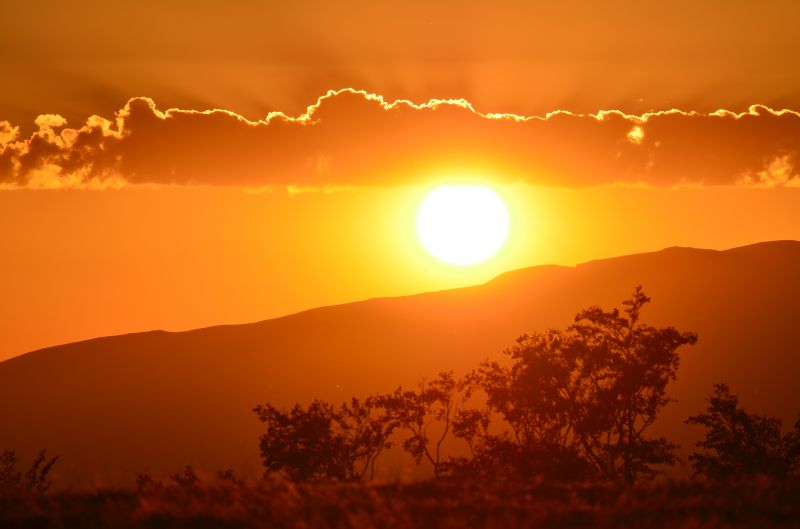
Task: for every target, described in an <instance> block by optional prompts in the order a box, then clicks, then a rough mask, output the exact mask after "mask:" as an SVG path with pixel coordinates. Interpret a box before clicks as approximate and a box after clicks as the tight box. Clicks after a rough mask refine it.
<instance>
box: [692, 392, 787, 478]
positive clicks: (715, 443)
mask: <svg viewBox="0 0 800 529" xmlns="http://www.w3.org/2000/svg"><path fill="white" fill-rule="evenodd" d="M686 423H687V424H697V425H701V426H705V427H706V429H707V431H706V434H705V438H704V439H703V440H702V441H700V442H698V443H697V446H698V447H699V448H703V449H704V451H703V452H695V453H693V454H692V455H691V456H689V461H690V462H691V463H692V466H693V467H694V469H695V471H696V472H697V473H698V474H700V475H703V476H706V477H708V478H711V479H714V480H727V479H731V478H742V477H752V476H755V475H757V474H762V475H766V476H771V477H777V478H783V477H786V476H787V475H789V474H791V473H794V472H797V466H798V463H799V462H800V420H798V422H797V423H795V426H794V430H793V431H791V432H789V433H787V434H785V435H784V434H783V433H782V422H781V420H780V419H779V418H777V417H773V416H769V415H759V414H755V413H748V412H747V411H746V410H745V409H744V408H743V407H742V406H740V405H739V398H738V397H737V396H736V395H734V394H732V393H731V392H730V388H729V387H728V385H727V384H715V385H714V392H713V393H712V394H711V396H710V397H709V398H708V409H707V411H706V412H705V413H701V414H699V415H694V416H692V417H689V418H688V419H686Z"/></svg>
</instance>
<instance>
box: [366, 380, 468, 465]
mask: <svg viewBox="0 0 800 529" xmlns="http://www.w3.org/2000/svg"><path fill="white" fill-rule="evenodd" d="M461 387H462V383H461V381H459V380H457V379H456V378H455V376H454V375H453V372H452V371H447V372H442V373H439V374H438V375H437V376H436V378H435V379H433V380H432V381H430V382H428V381H426V380H424V379H423V380H421V381H420V382H419V384H418V386H417V389H416V390H403V389H402V388H397V390H395V392H394V393H391V394H389V395H384V396H382V397H380V398H379V402H380V405H381V406H382V407H383V408H384V409H385V410H386V413H387V415H388V416H390V417H391V418H392V421H393V423H394V425H396V426H397V427H399V428H402V429H403V430H405V431H406V432H408V433H409V434H410V435H409V436H408V437H407V438H406V439H405V440H404V441H403V448H404V449H405V450H406V451H407V452H408V453H410V454H411V455H412V456H413V457H414V459H415V460H416V462H417V463H420V462H421V461H422V460H423V459H425V460H427V461H428V462H429V463H430V464H431V466H432V467H433V473H434V475H435V476H438V475H439V473H440V471H441V468H442V463H443V462H444V459H445V458H444V455H443V453H442V444H443V443H444V440H445V439H446V438H447V435H448V434H449V433H450V430H451V428H452V426H453V417H454V415H455V412H456V409H457V406H458V405H459V404H460V402H461V399H460V396H459V390H460V389H461ZM433 423H438V425H439V431H438V432H435V433H431V428H430V427H431V425H432V424H433Z"/></svg>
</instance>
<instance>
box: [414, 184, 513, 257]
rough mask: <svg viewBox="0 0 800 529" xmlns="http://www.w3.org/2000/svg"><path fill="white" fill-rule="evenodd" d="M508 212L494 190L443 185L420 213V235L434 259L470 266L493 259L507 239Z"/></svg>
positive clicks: (432, 192)
mask: <svg viewBox="0 0 800 529" xmlns="http://www.w3.org/2000/svg"><path fill="white" fill-rule="evenodd" d="M508 224H509V222H508V210H507V209H506V205H505V204H504V203H503V200H502V199H501V198H500V197H499V196H498V195H497V193H495V192H494V191H492V190H491V189H489V188H488V187H484V186H477V185H443V186H439V187H437V188H436V189H434V190H433V191H431V192H430V193H428V195H427V196H426V197H425V199H424V200H423V201H422V204H421V205H420V208H419V211H418V213H417V233H418V235H419V239H420V241H421V242H422V245H423V246H424V247H425V249H426V250H428V252H430V253H431V255H433V256H434V257H436V258H438V259H441V260H442V261H445V262H447V263H450V264H454V265H460V266H464V265H470V264H474V263H478V262H480V261H484V260H486V259H488V258H489V257H491V256H492V255H494V254H495V253H496V252H497V251H498V250H499V249H500V248H501V247H502V246H503V243H504V242H505V241H506V237H507V236H508Z"/></svg>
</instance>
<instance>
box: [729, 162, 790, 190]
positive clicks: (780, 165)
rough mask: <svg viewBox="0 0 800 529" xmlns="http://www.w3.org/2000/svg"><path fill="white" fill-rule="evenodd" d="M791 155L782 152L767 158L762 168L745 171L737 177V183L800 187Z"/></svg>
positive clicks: (756, 185)
mask: <svg viewBox="0 0 800 529" xmlns="http://www.w3.org/2000/svg"><path fill="white" fill-rule="evenodd" d="M792 158H793V157H792V156H791V155H788V154H784V155H783V156H775V157H774V158H772V159H771V160H769V161H768V162H767V163H766V164H765V165H764V168H763V169H761V170H760V171H757V172H755V173H751V172H749V171H748V172H746V173H745V174H744V175H742V178H741V179H739V181H738V184H739V185H743V186H755V187H765V188H768V189H772V188H775V187H796V188H800V174H798V173H796V172H795V167H794V162H793V160H792Z"/></svg>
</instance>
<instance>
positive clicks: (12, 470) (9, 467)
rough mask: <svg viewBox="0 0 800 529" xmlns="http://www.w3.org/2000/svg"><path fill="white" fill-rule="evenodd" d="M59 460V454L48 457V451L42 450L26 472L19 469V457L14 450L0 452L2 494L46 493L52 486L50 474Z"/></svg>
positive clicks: (0, 490)
mask: <svg viewBox="0 0 800 529" xmlns="http://www.w3.org/2000/svg"><path fill="white" fill-rule="evenodd" d="M57 462H58V456H56V457H53V458H51V459H49V460H48V459H47V451H46V450H41V451H40V452H39V453H38V454H37V455H36V457H35V458H34V460H33V462H32V463H31V466H30V467H29V468H28V470H27V471H26V472H25V473H24V475H23V473H22V471H20V470H17V464H18V463H19V457H18V456H17V453H16V452H15V451H14V450H3V452H1V453H0V494H13V493H19V492H30V493H35V494H44V493H45V492H47V489H49V488H50V485H51V483H50V481H49V480H48V476H49V474H50V472H51V471H52V470H53V467H54V466H55V464H56V463H57Z"/></svg>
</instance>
